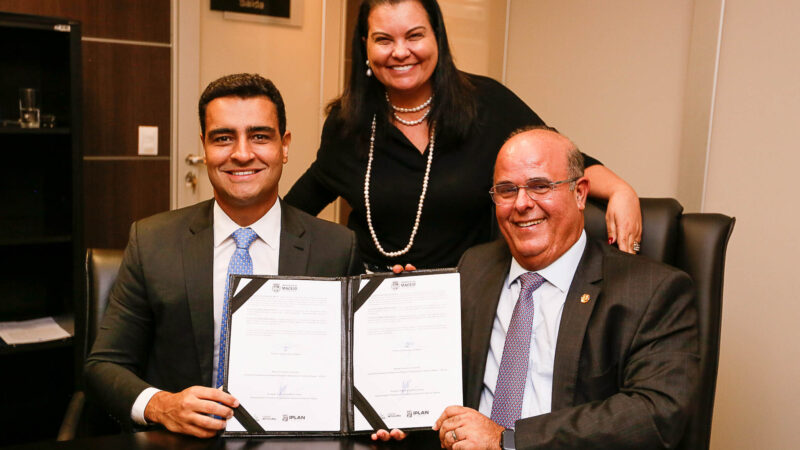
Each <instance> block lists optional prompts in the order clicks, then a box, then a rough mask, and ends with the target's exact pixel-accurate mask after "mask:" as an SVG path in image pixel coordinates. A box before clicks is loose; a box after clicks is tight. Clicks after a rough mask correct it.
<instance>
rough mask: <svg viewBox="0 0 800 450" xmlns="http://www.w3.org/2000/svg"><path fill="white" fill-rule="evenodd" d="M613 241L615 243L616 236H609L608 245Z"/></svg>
mask: <svg viewBox="0 0 800 450" xmlns="http://www.w3.org/2000/svg"><path fill="white" fill-rule="evenodd" d="M613 243H614V238H612V237H610V238H608V245H611V244H613Z"/></svg>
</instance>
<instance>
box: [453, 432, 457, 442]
mask: <svg viewBox="0 0 800 450" xmlns="http://www.w3.org/2000/svg"><path fill="white" fill-rule="evenodd" d="M452 433H453V442H458V436H457V435H456V430H453V431H452Z"/></svg>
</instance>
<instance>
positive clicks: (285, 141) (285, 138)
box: [281, 130, 292, 164]
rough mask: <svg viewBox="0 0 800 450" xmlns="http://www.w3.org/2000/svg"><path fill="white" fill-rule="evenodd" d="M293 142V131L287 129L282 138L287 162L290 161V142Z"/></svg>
mask: <svg viewBox="0 0 800 450" xmlns="http://www.w3.org/2000/svg"><path fill="white" fill-rule="evenodd" d="M291 143H292V132H291V131H289V130H286V132H285V133H283V138H281V150H282V151H283V163H284V164H286V163H287V162H289V144H291Z"/></svg>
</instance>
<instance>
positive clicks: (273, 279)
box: [223, 269, 463, 437]
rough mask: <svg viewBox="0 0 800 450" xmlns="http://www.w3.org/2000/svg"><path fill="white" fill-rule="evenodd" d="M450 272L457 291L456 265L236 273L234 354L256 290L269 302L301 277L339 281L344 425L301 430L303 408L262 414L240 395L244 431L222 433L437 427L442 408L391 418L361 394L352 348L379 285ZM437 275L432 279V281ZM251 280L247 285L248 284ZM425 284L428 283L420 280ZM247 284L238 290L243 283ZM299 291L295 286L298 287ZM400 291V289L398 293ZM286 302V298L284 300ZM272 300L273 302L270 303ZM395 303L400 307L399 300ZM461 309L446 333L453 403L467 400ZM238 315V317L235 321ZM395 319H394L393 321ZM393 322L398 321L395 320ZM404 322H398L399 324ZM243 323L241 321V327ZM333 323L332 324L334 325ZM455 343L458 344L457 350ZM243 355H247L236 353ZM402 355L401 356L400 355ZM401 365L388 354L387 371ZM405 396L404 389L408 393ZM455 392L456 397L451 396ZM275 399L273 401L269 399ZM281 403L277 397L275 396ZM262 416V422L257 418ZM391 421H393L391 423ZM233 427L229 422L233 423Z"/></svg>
mask: <svg viewBox="0 0 800 450" xmlns="http://www.w3.org/2000/svg"><path fill="white" fill-rule="evenodd" d="M445 274H455V275H456V278H455V283H454V279H453V278H447V283H450V286H452V285H453V284H455V286H456V287H455V288H456V289H458V285H459V284H460V283H458V281H457V280H458V278H457V277H458V273H457V271H456V269H436V270H418V271H414V272H404V273H401V274H392V273H381V274H367V275H360V276H355V277H339V278H319V277H302V276H297V277H286V276H269V275H231V279H230V283H231V286H232V288H231V292H235V294H234V295H233V296H232V298H231V299H230V302H229V308H228V311H227V317H226V319H227V323H228V327H227V333H226V336H225V354H226V355H228V356H230V355H231V347H232V346H236V345H244V344H239V342H231V337H232V332H233V331H234V327H236V326H241V327H242V328H243V329H244V327H245V325H244V323H245V322H243V321H246V320H258V318H253V317H250V316H249V315H248V314H249V310H247V311H245V310H241V308H242V307H243V306H244V305H245V304H247V302H248V301H249V300H251V299H252V298H253V297H254V294H256V293H257V292H261V293H262V294H261V295H262V299H260V300H259V301H275V300H264V299H267V298H268V297H270V298H271V297H272V296H273V295H274V296H276V297H280V296H281V294H282V293H281V290H282V289H283V290H290V292H291V289H293V287H292V286H296V283H297V282H298V281H301V280H312V281H313V280H317V281H336V282H339V283H340V285H341V302H342V303H341V312H342V314H341V318H340V321H339V324H338V325H339V326H340V327H341V329H340V333H339V334H340V335H341V378H340V383H339V387H338V388H339V389H340V394H339V396H340V399H341V401H340V405H339V412H338V414H339V417H338V422H339V426H338V429H328V430H298V429H297V428H298V426H297V425H296V424H297V422H298V421H302V420H304V419H305V415H304V413H303V411H296V412H295V413H294V414H292V413H286V412H284V413H283V414H277V415H276V416H274V417H273V416H269V417H267V416H260V415H259V411H257V407H256V405H248V404H247V402H245V401H242V399H240V403H241V404H240V406H239V407H238V408H236V409H235V410H234V418H235V419H236V420H237V421H238V422H239V424H240V425H241V426H242V428H244V431H225V432H224V433H223V436H230V437H242V436H315V435H317V436H342V435H352V434H364V433H370V432H372V430H374V429H381V428H382V429H390V427H391V426H392V422H393V421H394V423H397V421H398V420H401V421H402V420H409V421H414V423H417V422H419V421H420V420H422V421H424V420H429V423H426V424H425V426H421V427H405V428H404V430H407V431H410V430H414V429H429V427H430V426H431V425H433V423H434V421H435V420H436V419H437V418H438V417H439V415H440V414H441V412H442V410H443V408H442V410H437V411H429V410H417V409H411V408H409V409H407V410H406V411H402V412H401V414H402V415H403V417H406V419H398V417H399V415H398V413H397V412H396V411H393V412H391V413H388V420H387V413H386V411H380V410H378V409H377V408H376V407H375V405H373V403H374V402H371V401H370V399H369V398H368V396H365V395H363V394H362V392H360V391H359V389H358V386H356V385H354V381H353V380H354V355H353V347H354V322H355V319H354V318H355V313H356V311H358V310H359V309H360V308H362V306H363V305H365V304H366V303H367V302H370V301H371V299H372V298H373V294H374V293H375V291H376V289H378V288H379V287H380V286H381V285H382V284H383V283H387V285H386V286H384V292H386V291H387V290H389V289H391V290H392V291H396V292H402V290H403V289H410V290H413V289H414V286H415V285H416V282H415V281H414V280H422V278H421V277H429V276H437V275H445ZM430 280H432V279H428V281H430ZM245 283H246V284H245ZM267 283H270V286H271V288H270V289H269V290H267V288H266V285H267ZM420 284H423V283H420ZM240 285H242V287H241V288H240V289H239V286H240ZM295 289H296V288H295ZM398 290H399V291H398ZM453 295H455V296H456V299H459V298H460V295H458V292H455V293H454V294H453ZM281 301H285V300H281ZM372 301H373V305H375V306H376V307H378V306H380V305H377V304H376V303H375V302H379V301H383V300H379V299H377V300H372ZM267 304H268V303H267ZM395 305H397V304H396V303H395ZM454 309H455V310H456V311H450V309H448V314H451V313H452V314H456V315H457V317H456V319H457V320H455V324H456V325H457V326H455V327H453V329H452V334H455V335H454V336H451V331H450V330H448V331H447V337H448V338H452V339H451V340H450V342H451V344H450V345H448V348H446V349H442V351H443V352H445V351H446V352H447V353H446V354H447V355H457V358H455V360H454V361H453V363H452V364H448V366H447V367H448V368H452V366H453V364H457V367H455V368H453V370H452V374H451V372H447V373H448V375H450V379H449V382H448V383H447V386H442V390H443V391H448V392H449V393H448V394H446V395H445V396H446V397H447V400H448V404H462V402H463V399H462V397H461V367H460V366H461V348H460V342H461V334H460V333H461V331H460V305H457V306H455V308H454ZM240 310H241V311H242V313H241V314H239V315H237V314H236V313H237V311H240ZM234 318H235V319H234ZM393 320H394V319H393ZM396 320H398V321H402V320H403V318H402V317H399V318H397V319H396ZM448 320H450V321H451V322H450V323H452V321H453V317H452V316H450V318H449V319H448ZM393 323H394V324H397V323H395V322H393ZM398 323H399V322H398ZM237 324H240V325H237ZM329 325H330V324H329ZM291 326H292V324H291V323H287V322H281V324H280V327H281V328H283V329H285V328H286V327H289V328H291ZM236 339H239V340H240V341H243V338H236ZM454 346H455V348H453V347H454ZM382 356H383V355H377V356H376V358H382ZM237 357H239V358H241V357H242V356H237ZM401 358H402V355H401ZM230 361H231V358H230V357H228V358H226V365H225V373H224V386H223V389H224V390H225V391H226V392H229V387H230V386H229V378H230V377H231V374H230V373H229V370H230V366H231V364H230ZM375 362H376V361H375V360H372V361H370V363H373V364H374V363H375ZM397 363H398V360H397V359H393V358H391V357H387V358H386V370H387V371H390V370H392V366H393V365H396V364H397ZM279 369H281V370H283V369H286V368H278V367H276V368H275V370H279ZM456 385H457V388H456V389H454V386H456ZM452 391H457V395H456V394H452ZM404 394H405V393H404ZM451 394H452V395H451ZM233 395H234V396H236V392H233ZM268 401H272V400H268ZM276 401H277V400H276ZM356 409H357V411H358V412H360V413H361V414H362V415H363V417H364V418H365V419H366V421H367V423H368V424H369V427H370V429H365V428H364V424H363V422H362V426H361V427H360V428H359V427H357V424H356V414H357V412H356ZM418 415H424V416H425V417H417V416H418ZM259 417H261V421H259V420H258V418H259ZM326 420H331V421H333V418H332V417H330V418H328V419H326ZM387 421H388V422H389V425H388V426H387ZM229 428H230V426H229Z"/></svg>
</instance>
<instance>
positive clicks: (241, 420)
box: [224, 269, 462, 436]
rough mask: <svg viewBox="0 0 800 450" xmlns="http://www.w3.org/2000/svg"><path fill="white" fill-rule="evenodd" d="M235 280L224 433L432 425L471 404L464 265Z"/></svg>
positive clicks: (320, 431) (240, 277)
mask: <svg viewBox="0 0 800 450" xmlns="http://www.w3.org/2000/svg"><path fill="white" fill-rule="evenodd" d="M231 281H232V283H233V284H232V286H234V289H233V291H234V292H235V294H234V296H233V298H232V299H231V301H230V308H229V312H228V314H229V316H228V323H229V326H228V339H227V346H228V348H227V351H226V354H227V355H228V358H227V360H226V364H227V367H226V368H225V385H224V389H225V390H226V391H228V392H230V393H231V394H232V395H233V396H234V397H236V398H237V399H238V400H239V402H240V404H241V406H240V407H239V408H237V410H236V411H235V413H234V419H231V420H229V421H228V427H227V430H226V431H225V433H224V435H226V436H253V435H286V434H289V435H314V434H322V435H340V434H352V433H358V432H365V431H371V430H374V429H378V428H384V429H392V428H402V429H405V430H411V429H414V428H422V427H425V428H429V427H431V426H432V425H433V424H434V422H435V421H436V419H437V418H438V417H439V415H440V414H441V412H442V411H443V410H444V408H445V407H447V406H449V405H456V404H458V405H460V404H462V390H461V301H460V299H461V294H460V278H459V274H458V273H457V272H456V271H455V270H454V269H453V270H449V269H445V270H432V271H416V272H410V273H404V274H401V275H399V276H398V275H392V274H373V275H361V276H356V277H347V278H311V277H278V276H259V275H234V276H233V277H232V280H231Z"/></svg>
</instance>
